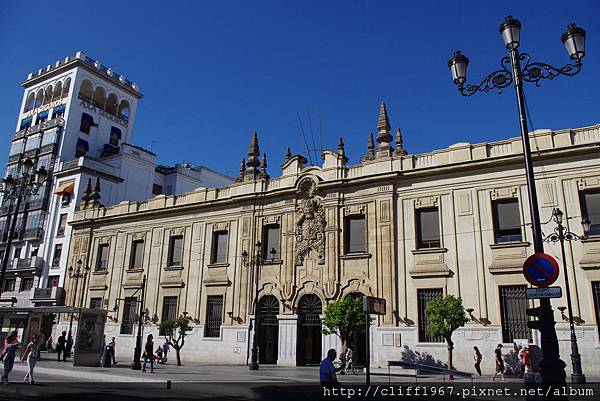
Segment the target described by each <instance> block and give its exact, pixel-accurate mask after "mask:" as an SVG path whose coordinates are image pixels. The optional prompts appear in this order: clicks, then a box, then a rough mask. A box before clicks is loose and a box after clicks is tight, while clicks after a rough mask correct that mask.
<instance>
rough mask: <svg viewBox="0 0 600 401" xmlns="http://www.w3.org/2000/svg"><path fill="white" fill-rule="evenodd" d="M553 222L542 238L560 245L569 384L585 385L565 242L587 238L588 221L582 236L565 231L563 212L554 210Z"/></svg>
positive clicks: (585, 221)
mask: <svg viewBox="0 0 600 401" xmlns="http://www.w3.org/2000/svg"><path fill="white" fill-rule="evenodd" d="M552 217H553V218H554V222H555V223H556V224H557V225H556V228H555V229H554V232H553V233H552V234H550V235H548V236H547V237H546V238H544V241H545V242H548V243H550V242H552V243H557V242H558V243H560V253H561V257H562V265H563V274H564V276H565V290H566V292H567V308H568V310H569V328H570V331H571V365H572V368H573V373H571V382H573V383H577V384H583V383H585V375H584V374H583V371H582V369H581V355H580V354H579V347H578V346H577V336H576V335H575V324H574V322H573V306H572V304H571V289H570V288H569V274H568V272H567V259H566V253H565V241H569V242H570V241H578V240H584V239H586V238H587V236H588V233H589V231H590V226H591V223H590V220H589V219H588V218H587V217H585V218H584V219H583V221H582V222H581V224H582V226H583V235H582V236H580V235H577V234H574V233H572V232H570V231H567V230H566V229H565V227H564V226H563V225H562V219H563V212H562V211H561V210H560V209H558V208H556V209H554V211H553V212H552Z"/></svg>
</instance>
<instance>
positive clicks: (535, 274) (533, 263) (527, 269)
mask: <svg viewBox="0 0 600 401" xmlns="http://www.w3.org/2000/svg"><path fill="white" fill-rule="evenodd" d="M523 274H524V275H525V278H526V279H527V281H529V283H530V284H531V285H533V286H535V287H548V286H550V285H551V284H552V283H554V282H555V281H556V279H557V278H558V263H556V260H554V258H553V257H552V256H550V255H548V254H545V253H543V252H538V253H534V254H533V255H531V256H530V257H528V258H527V259H525V263H523Z"/></svg>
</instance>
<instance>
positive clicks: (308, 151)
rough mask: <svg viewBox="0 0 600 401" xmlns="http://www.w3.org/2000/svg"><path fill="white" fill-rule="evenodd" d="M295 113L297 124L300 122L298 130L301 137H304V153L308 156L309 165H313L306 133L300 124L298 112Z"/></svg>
mask: <svg viewBox="0 0 600 401" xmlns="http://www.w3.org/2000/svg"><path fill="white" fill-rule="evenodd" d="M296 115H297V116H298V124H300V131H301V132H302V138H304V146H306V154H307V156H308V160H309V161H310V164H311V165H314V163H313V161H312V157H311V155H310V149H309V147H308V141H307V140H306V134H305V133H304V127H303V126H302V120H301V119H300V113H299V112H296Z"/></svg>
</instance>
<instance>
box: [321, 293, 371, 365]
mask: <svg viewBox="0 0 600 401" xmlns="http://www.w3.org/2000/svg"><path fill="white" fill-rule="evenodd" d="M365 319H366V315H365V313H364V312H363V310H362V301H361V299H360V298H359V297H355V296H351V295H348V296H345V297H344V298H341V299H338V300H337V301H335V302H332V303H330V304H329V305H327V307H326V308H325V318H324V319H323V320H322V321H321V323H322V325H323V330H322V331H323V334H335V335H337V336H338V337H339V338H340V341H341V343H342V349H341V355H344V354H345V353H346V349H347V348H348V342H349V341H350V338H351V337H352V334H354V332H355V331H356V330H360V329H361V328H362V327H364V326H365Z"/></svg>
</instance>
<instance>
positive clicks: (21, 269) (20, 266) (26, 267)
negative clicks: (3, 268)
mask: <svg viewBox="0 0 600 401" xmlns="http://www.w3.org/2000/svg"><path fill="white" fill-rule="evenodd" d="M9 267H10V268H11V269H13V271H15V272H17V271H18V273H20V274H21V273H28V272H29V273H33V274H36V275H39V274H40V273H41V272H42V269H43V268H44V258H42V257H40V256H32V257H30V258H18V259H16V263H15V260H11V261H10V266H9Z"/></svg>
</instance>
